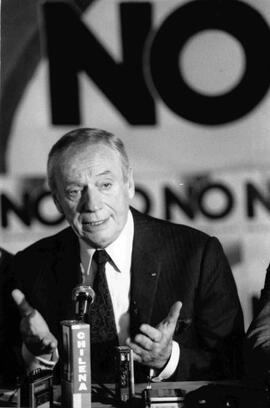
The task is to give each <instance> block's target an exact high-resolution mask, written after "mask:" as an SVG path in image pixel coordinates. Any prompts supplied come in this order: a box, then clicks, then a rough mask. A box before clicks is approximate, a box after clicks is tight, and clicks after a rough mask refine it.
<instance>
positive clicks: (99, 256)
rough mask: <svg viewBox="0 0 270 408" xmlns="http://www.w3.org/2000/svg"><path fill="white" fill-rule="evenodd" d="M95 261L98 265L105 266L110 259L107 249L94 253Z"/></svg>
mask: <svg viewBox="0 0 270 408" xmlns="http://www.w3.org/2000/svg"><path fill="white" fill-rule="evenodd" d="M93 259H94V260H95V261H96V263H97V264H98V265H105V263H106V262H107V261H108V260H109V259H110V257H109V255H108V254H107V252H106V251H105V249H99V250H96V251H95V252H94V255H93Z"/></svg>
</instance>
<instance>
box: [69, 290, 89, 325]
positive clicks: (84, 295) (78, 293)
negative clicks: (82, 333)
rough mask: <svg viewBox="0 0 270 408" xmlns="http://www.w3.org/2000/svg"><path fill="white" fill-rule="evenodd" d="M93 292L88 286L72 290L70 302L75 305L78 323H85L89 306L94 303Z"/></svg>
mask: <svg viewBox="0 0 270 408" xmlns="http://www.w3.org/2000/svg"><path fill="white" fill-rule="evenodd" d="M94 299H95V292H94V290H93V289H92V288H91V286H88V285H78V286H75V288H74V289H73V290H72V300H73V301H74V303H75V315H76V318H77V319H78V320H80V321H83V322H84V321H85V320H86V316H88V313H89V308H90V305H91V304H92V303H93V302H94Z"/></svg>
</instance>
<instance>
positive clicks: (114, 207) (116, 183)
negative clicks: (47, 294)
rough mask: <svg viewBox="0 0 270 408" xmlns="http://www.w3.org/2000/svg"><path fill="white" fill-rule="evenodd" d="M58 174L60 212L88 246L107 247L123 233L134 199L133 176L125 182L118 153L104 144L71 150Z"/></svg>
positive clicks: (57, 202) (58, 204)
mask: <svg viewBox="0 0 270 408" xmlns="http://www.w3.org/2000/svg"><path fill="white" fill-rule="evenodd" d="M56 172H57V175H56V186H57V192H56V194H55V196H54V199H55V202H56V205H57V208H58V209H59V210H60V211H61V212H62V213H63V214H64V216H65V217H66V220H67V221H68V222H69V224H70V225H71V227H72V228H73V230H74V231H75V233H76V234H77V235H78V236H79V237H80V238H82V239H83V240H84V241H85V242H86V243H88V244H90V245H91V246H93V247H96V248H105V247H107V246H108V245H109V244H111V243H112V242H113V241H114V240H115V239H116V238H117V237H118V236H119V234H120V232H121V231H122V229H123V227H124V225H125V223H126V221H127V214H128V209H129V201H130V199H131V198H132V197H133V195H134V182H133V178H132V174H131V173H130V174H129V175H128V177H127V180H125V179H124V177H123V171H122V165H121V159H120V155H119V154H118V152H116V151H114V150H112V149H111V148H110V147H109V146H107V145H103V144H94V145H89V146H87V145H86V146H83V147H79V148H78V147H77V148H75V149H74V148H71V149H70V150H68V151H67V152H65V153H64V154H63V155H62V156H61V157H60V160H59V163H58V164H57V167H56Z"/></svg>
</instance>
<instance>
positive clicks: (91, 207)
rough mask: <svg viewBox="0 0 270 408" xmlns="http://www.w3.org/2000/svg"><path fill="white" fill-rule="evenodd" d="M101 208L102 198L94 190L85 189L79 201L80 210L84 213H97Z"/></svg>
mask: <svg viewBox="0 0 270 408" xmlns="http://www.w3.org/2000/svg"><path fill="white" fill-rule="evenodd" d="M101 207H102V197H101V194H100V192H99V191H97V190H96V189H90V188H87V189H85V190H84V192H83V195H82V199H81V209H82V210H84V211H91V212H93V211H97V210H99V209H100V208H101Z"/></svg>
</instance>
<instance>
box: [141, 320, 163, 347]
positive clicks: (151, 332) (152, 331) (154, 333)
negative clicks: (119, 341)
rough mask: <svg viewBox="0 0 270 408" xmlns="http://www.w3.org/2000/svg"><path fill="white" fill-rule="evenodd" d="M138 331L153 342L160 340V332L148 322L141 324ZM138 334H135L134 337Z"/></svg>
mask: <svg viewBox="0 0 270 408" xmlns="http://www.w3.org/2000/svg"><path fill="white" fill-rule="evenodd" d="M140 331H141V332H142V333H144V334H145V335H146V336H148V337H149V338H150V339H151V340H152V341H153V342H155V343H158V342H159V341H160V340H161V337H162V334H161V332H160V331H159V330H158V329H156V328H155V327H152V326H150V325H149V324H142V325H141V326H140ZM138 336H140V335H137V336H136V338H137V337H138Z"/></svg>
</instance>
